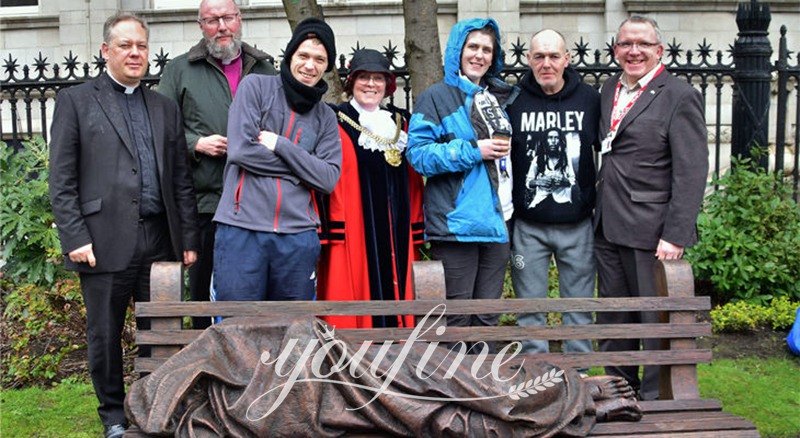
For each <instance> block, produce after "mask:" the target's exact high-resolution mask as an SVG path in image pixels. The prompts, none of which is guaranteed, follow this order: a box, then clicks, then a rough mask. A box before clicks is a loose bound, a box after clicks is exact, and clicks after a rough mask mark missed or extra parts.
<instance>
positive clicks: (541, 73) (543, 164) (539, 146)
mask: <svg viewBox="0 0 800 438" xmlns="http://www.w3.org/2000/svg"><path fill="white" fill-rule="evenodd" d="M528 65H529V66H530V71H528V72H527V73H526V74H525V76H523V78H522V81H521V82H520V84H519V85H520V88H521V89H522V92H521V93H520V95H519V96H518V97H517V99H516V101H515V102H514V103H513V104H512V105H510V106H509V107H508V115H509V117H510V119H511V125H512V127H513V129H512V132H513V133H514V134H513V137H512V140H511V144H512V146H511V164H512V166H513V173H514V175H516V176H517V177H516V178H514V188H513V200H514V226H513V227H514V228H513V232H512V238H511V262H512V268H511V278H512V281H513V285H514V291H515V293H516V296H517V297H519V298H546V297H547V292H548V282H547V274H548V268H549V266H550V260H551V259H552V258H553V257H555V261H556V266H557V267H558V271H559V292H560V294H561V297H564V298H589V297H593V296H594V285H595V272H596V269H595V261H594V255H593V245H594V237H593V231H592V221H591V216H592V208H593V206H594V198H595V188H594V185H595V166H594V159H593V155H592V154H593V151H592V147H593V146H595V147H596V146H597V145H598V144H599V141H598V136H597V135H598V134H597V131H598V121H599V117H600V94H599V93H598V92H597V90H595V89H594V88H592V87H591V86H589V85H587V84H584V83H582V82H581V79H580V77H579V76H578V73H577V72H576V71H575V70H574V69H572V68H571V67H570V66H569V52H568V51H567V49H566V41H565V40H564V37H563V36H562V35H561V34H560V33H558V32H556V31H554V30H551V29H545V30H542V31H539V32H538V33H536V34H535V35H533V37H532V38H531V48H530V51H529V52H528ZM518 321H519V324H520V325H544V324H545V323H546V315H544V314H529V315H519V317H518ZM563 322H564V324H591V323H592V315H591V313H565V314H564V315H563ZM522 344H523V351H524V352H526V353H543V352H544V353H546V352H547V351H548V344H547V341H546V340H526V341H523V343H522ZM564 350H565V351H569V352H589V351H591V350H592V344H591V341H589V340H570V341H566V342H565V346H564ZM581 371H583V370H581Z"/></svg>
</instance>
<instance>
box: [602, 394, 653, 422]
mask: <svg viewBox="0 0 800 438" xmlns="http://www.w3.org/2000/svg"><path fill="white" fill-rule="evenodd" d="M594 405H595V409H596V410H597V421H598V422H600V421H639V420H641V419H642V408H640V407H639V403H637V402H636V400H635V399H633V398H622V397H617V398H608V399H603V400H596V401H595V403H594Z"/></svg>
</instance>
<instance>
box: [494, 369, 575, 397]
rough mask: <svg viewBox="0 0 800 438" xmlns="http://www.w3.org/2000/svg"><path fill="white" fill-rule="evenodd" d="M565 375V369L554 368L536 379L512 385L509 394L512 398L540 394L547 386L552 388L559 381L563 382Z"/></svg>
mask: <svg viewBox="0 0 800 438" xmlns="http://www.w3.org/2000/svg"><path fill="white" fill-rule="evenodd" d="M563 375H564V370H559V369H557V368H553V369H552V370H550V371H548V372H546V373H544V374H542V375H541V376H539V377H537V378H536V379H531V380H528V381H527V382H522V383H520V384H519V385H511V388H509V389H508V396H509V397H511V399H512V400H519V399H520V397H523V398H525V397H528V395H534V394H538V393H540V392H542V391H545V390H547V388H552V387H553V386H555V385H556V383H558V382H563V381H564V379H562V378H561V376H563Z"/></svg>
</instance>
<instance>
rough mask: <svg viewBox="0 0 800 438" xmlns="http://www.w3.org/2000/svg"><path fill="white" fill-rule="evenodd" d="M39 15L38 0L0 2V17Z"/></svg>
mask: <svg viewBox="0 0 800 438" xmlns="http://www.w3.org/2000/svg"><path fill="white" fill-rule="evenodd" d="M38 13H39V0H2V3H0V15H4V16H12V15H30V14H38Z"/></svg>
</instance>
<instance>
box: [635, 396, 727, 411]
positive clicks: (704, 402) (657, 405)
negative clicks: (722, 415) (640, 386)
mask: <svg viewBox="0 0 800 438" xmlns="http://www.w3.org/2000/svg"><path fill="white" fill-rule="evenodd" d="M639 406H640V407H641V408H642V412H644V413H650V414H654V413H660V412H679V411H720V410H722V403H720V402H719V400H717V399H713V398H693V399H684V400H649V401H642V402H639Z"/></svg>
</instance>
